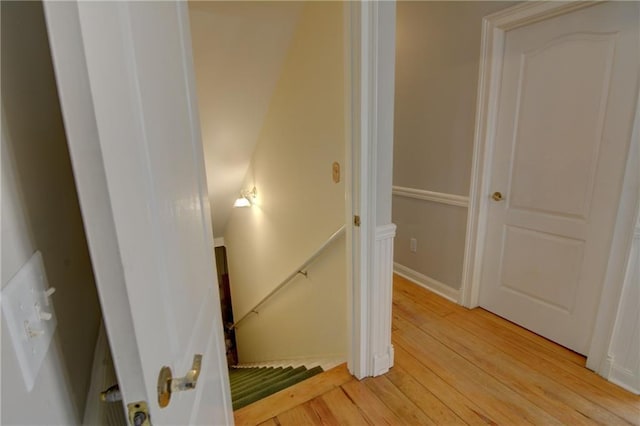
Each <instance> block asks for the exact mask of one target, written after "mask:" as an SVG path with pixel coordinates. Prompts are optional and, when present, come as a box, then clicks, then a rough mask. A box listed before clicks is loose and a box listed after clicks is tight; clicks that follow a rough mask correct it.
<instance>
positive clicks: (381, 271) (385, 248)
mask: <svg viewBox="0 0 640 426" xmlns="http://www.w3.org/2000/svg"><path fill="white" fill-rule="evenodd" d="M395 235H396V225H394V224H392V223H391V224H388V225H383V226H378V227H377V228H376V238H375V249H374V256H375V257H374V261H373V265H374V278H373V280H372V282H371V284H372V288H371V292H370V296H371V316H370V319H369V321H370V324H371V330H370V336H371V340H370V345H371V346H370V348H371V355H372V360H371V366H372V368H371V370H370V371H369V375H370V376H379V375H381V374H384V373H386V372H387V371H389V368H391V367H392V366H393V357H394V352H393V345H392V344H391V306H392V298H393V239H394V237H395Z"/></svg>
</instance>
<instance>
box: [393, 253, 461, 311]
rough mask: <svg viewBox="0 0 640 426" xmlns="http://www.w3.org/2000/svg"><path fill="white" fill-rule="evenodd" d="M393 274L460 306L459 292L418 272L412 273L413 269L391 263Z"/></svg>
mask: <svg viewBox="0 0 640 426" xmlns="http://www.w3.org/2000/svg"><path fill="white" fill-rule="evenodd" d="M393 272H395V273H396V274H398V275H400V276H401V277H402V278H406V279H407V280H409V281H411V282H412V283H414V284H417V285H419V286H420V287H423V288H426V289H427V290H429V291H432V292H434V293H435V294H437V295H439V296H442V297H444V298H445V299H447V300H450V301H452V302H454V303H457V304H460V290H456V289H455V288H451V287H449V286H448V285H446V284H443V283H441V282H440V281H438V280H435V279H433V278H431V277H428V276H426V275H424V274H421V273H420V272H418V271H414V270H413V269H411V268H408V267H406V266H404V265H401V264H399V263H397V262H394V263H393Z"/></svg>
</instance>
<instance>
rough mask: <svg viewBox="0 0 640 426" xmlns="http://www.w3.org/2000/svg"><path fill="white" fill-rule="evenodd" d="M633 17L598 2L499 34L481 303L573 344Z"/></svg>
mask: <svg viewBox="0 0 640 426" xmlns="http://www.w3.org/2000/svg"><path fill="white" fill-rule="evenodd" d="M639 21H640V3H638V2H611V3H603V4H597V5H595V6H590V7H586V8H583V9H579V10H577V11H573V12H570V13H567V14H565V15H561V16H557V17H554V18H551V19H547V20H544V21H541V22H537V23H534V24H531V25H527V26H524V27H521V28H517V29H514V30H511V31H508V32H507V33H506V35H505V39H504V50H503V53H504V63H503V66H502V70H501V77H500V84H499V96H498V109H497V118H496V128H495V129H496V130H495V139H494V151H493V153H492V156H491V163H490V164H491V166H490V167H491V168H490V170H491V177H490V182H491V186H490V188H491V192H492V193H494V192H495V193H499V194H495V195H496V196H495V199H492V200H491V201H490V205H489V209H488V223H487V234H486V239H485V260H484V264H483V266H482V275H481V284H480V305H481V306H482V307H484V308H486V309H488V310H490V311H492V312H495V313H497V314H498V315H500V316H503V317H505V318H507V319H509V320H511V321H513V322H515V323H518V324H520V325H522V326H524V327H525V328H528V329H530V330H532V331H534V332H536V333H538V334H541V335H543V336H545V337H547V338H549V339H551V340H553V341H555V342H558V343H560V344H561V345H564V346H566V347H568V348H570V349H573V350H574V351H576V352H579V353H582V354H586V353H587V351H588V347H589V343H590V339H591V335H592V331H593V326H594V320H595V316H596V311H597V306H598V301H599V298H600V293H601V291H602V287H603V281H604V276H605V272H606V265H607V261H608V257H609V250H610V245H611V241H612V233H613V227H614V224H615V220H616V213H617V207H618V202H619V199H620V194H621V187H622V179H623V172H624V168H625V164H626V158H627V152H628V148H629V143H630V140H631V134H632V126H633V118H634V113H635V107H636V102H637V98H638V87H639V82H638V78H639V77H638V76H639V72H640V67H639V58H638V56H639V52H640V46H639V34H638V22H639ZM500 195H501V196H502V197H500ZM489 196H490V195H489Z"/></svg>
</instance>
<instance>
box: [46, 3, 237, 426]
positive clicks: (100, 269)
mask: <svg viewBox="0 0 640 426" xmlns="http://www.w3.org/2000/svg"><path fill="white" fill-rule="evenodd" d="M45 8H46V14H47V26H48V28H49V34H50V40H51V46H52V54H53V58H54V65H55V69H56V76H57V80H58V86H59V91H60V98H61V104H62V110H63V115H64V120H65V127H66V130H67V137H68V143H69V149H70V153H71V157H72V163H73V167H74V174H75V178H76V182H77V186H78V191H79V199H80V204H81V208H82V214H83V218H84V221H85V228H86V230H87V239H88V243H89V247H90V252H91V257H92V263H93V266H94V271H95V274H96V283H97V287H98V293H99V295H100V300H101V306H102V312H103V317H104V320H105V325H106V329H107V334H108V336H109V342H110V346H111V349H112V353H113V355H114V363H115V367H116V372H117V375H118V382H119V385H120V389H121V390H122V393H123V397H124V402H125V403H132V402H136V401H146V402H147V403H148V405H149V409H150V413H151V416H152V422H153V424H155V425H160V424H171V425H176V424H226V423H231V422H232V413H231V404H230V397H229V391H228V376H227V369H226V358H225V355H224V342H223V336H222V324H221V316H220V304H219V299H218V291H217V279H216V273H215V266H214V263H213V259H214V257H213V256H214V255H213V235H212V230H211V223H210V217H211V216H210V214H209V202H208V198H207V188H206V180H205V172H204V159H203V151H202V146H201V141H200V133H199V132H200V131H199V124H198V120H197V116H198V115H197V109H196V102H195V92H194V89H195V85H194V78H193V71H192V60H191V46H190V38H189V27H188V18H187V16H188V15H187V10H186V3H180V2H77V3H76V2H50V3H46V4H45ZM88 165H90V166H88ZM195 354H202V357H203V358H202V370H201V372H200V377H199V378H198V382H197V385H196V388H195V389H193V390H189V391H184V392H178V393H174V394H173V395H172V397H171V401H170V403H169V405H168V406H167V407H166V408H160V406H159V404H158V401H157V390H156V387H157V384H158V375H159V372H160V369H161V368H162V367H163V366H169V367H170V368H171V370H172V373H173V377H176V378H178V377H182V376H184V375H185V374H186V373H187V372H188V371H189V369H190V368H191V366H192V361H193V357H194V355H195Z"/></svg>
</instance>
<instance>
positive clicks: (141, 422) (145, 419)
mask: <svg viewBox="0 0 640 426" xmlns="http://www.w3.org/2000/svg"><path fill="white" fill-rule="evenodd" d="M127 411H128V412H129V424H130V425H131V426H151V416H149V407H148V406H147V403H146V402H144V401H138V402H132V403H131V404H127Z"/></svg>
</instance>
